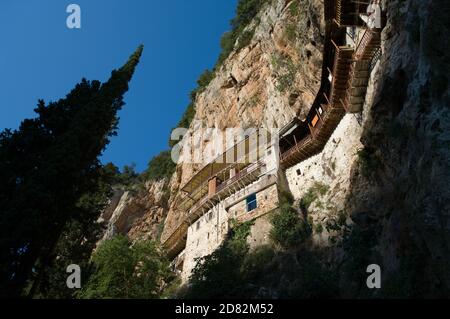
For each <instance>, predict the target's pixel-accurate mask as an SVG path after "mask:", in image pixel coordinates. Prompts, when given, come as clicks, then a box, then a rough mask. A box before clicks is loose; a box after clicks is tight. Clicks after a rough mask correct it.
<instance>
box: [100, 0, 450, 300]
mask: <svg viewBox="0 0 450 319" xmlns="http://www.w3.org/2000/svg"><path fill="white" fill-rule="evenodd" d="M382 2H383V3H382V4H383V7H384V8H385V11H386V16H387V24H386V27H385V29H384V31H383V33H382V56H381V60H380V61H378V63H377V65H376V66H375V68H374V69H373V72H372V75H371V80H370V84H369V87H368V92H367V98H366V103H365V105H364V111H363V113H362V114H359V115H346V116H345V117H344V120H343V121H342V122H341V124H340V125H339V127H338V128H337V130H336V131H335V133H334V134H333V136H332V138H331V139H330V140H329V142H328V144H327V145H326V146H325V149H324V151H323V152H322V153H321V154H318V155H317V156H315V157H313V158H310V159H308V160H307V161H305V162H303V163H300V164H298V165H297V166H295V167H293V168H291V169H289V170H288V171H287V172H286V175H287V179H288V182H289V186H290V188H291V191H292V193H293V195H294V197H295V198H296V199H297V201H298V202H300V200H301V199H304V198H305V196H306V195H308V196H309V195H311V194H312V195H314V196H313V199H312V200H311V202H310V203H308V204H309V205H308V207H307V210H308V215H309V216H310V220H311V222H312V224H313V226H314V227H313V230H314V236H313V243H314V245H313V246H316V247H321V248H320V249H322V248H323V247H328V248H329V247H332V249H331V253H330V254H328V255H327V256H328V257H327V261H328V262H333V263H334V265H336V267H337V268H336V269H337V270H336V271H337V272H339V273H341V272H342V273H343V274H344V275H343V277H342V278H341V281H342V283H341V286H342V287H343V291H345V292H346V294H348V295H349V296H355V295H356V296H357V295H361V288H362V285H365V279H363V280H360V279H361V278H365V277H364V276H366V272H365V271H366V267H367V265H369V264H373V263H375V264H379V265H380V266H381V267H382V270H383V273H382V274H383V285H384V284H386V286H387V289H386V290H384V292H383V293H384V294H386V296H436V295H442V296H448V293H449V290H448V289H449V287H450V273H449V272H448V269H450V246H449V243H450V188H449V187H448V184H449V182H450V134H449V132H450V110H449V105H450V96H449V78H448V77H449V76H448V66H449V65H450V61H449V53H448V51H445V50H446V48H447V46H448V36H446V35H447V34H449V32H450V26H449V24H448V16H449V14H450V12H449V8H448V5H447V3H446V1H445V0H411V1H400V0H391V1H382ZM324 27H325V26H324V21H323V1H320V0H300V1H285V0H278V1H272V2H271V3H270V4H268V5H266V6H265V7H264V8H263V9H262V10H261V12H260V13H259V15H258V17H257V19H255V21H254V22H253V23H252V24H251V25H250V26H249V27H248V29H251V30H254V36H253V38H252V39H251V41H249V43H248V44H247V45H246V46H244V47H243V48H241V49H240V50H235V51H234V52H233V53H232V54H231V55H230V56H229V57H228V59H227V60H226V61H225V62H224V63H223V65H222V66H221V68H220V69H218V70H217V71H216V76H215V78H214V79H213V80H212V81H211V83H210V84H209V85H208V87H207V88H206V89H205V90H204V91H203V92H202V93H201V94H199V95H198V96H197V100H196V114H195V120H194V121H193V122H192V124H191V126H190V128H189V132H188V134H187V135H186V137H185V141H187V139H190V138H191V137H192V135H194V133H195V132H196V131H198V130H200V129H201V128H202V127H215V128H219V129H220V130H225V129H226V128H231V127H238V126H243V127H244V128H248V127H257V126H263V127H266V128H279V127H281V126H283V125H284V124H286V123H287V122H288V121H290V120H291V119H292V118H293V117H295V116H298V117H300V118H301V117H303V116H304V115H305V112H307V111H308V110H309V107H310V106H311V103H312V102H313V100H314V98H315V95H316V93H317V91H318V89H319V85H320V76H321V67H322V50H323V41H324V37H323V35H324ZM209 138H210V137H209V136H204V137H203V138H202V139H200V140H199V141H197V146H200V145H206V144H208V143H209V141H208V140H209ZM187 151H188V150H186V149H183V150H182V157H183V156H187V155H189V154H183V152H187ZM201 167H202V164H198V165H193V164H180V165H178V166H177V170H176V172H175V174H174V175H173V176H172V179H171V180H170V182H169V183H168V185H169V189H170V199H169V201H168V208H167V209H165V206H164V205H163V204H162V203H161V196H159V195H155V194H160V193H161V191H162V188H163V186H161V184H158V183H156V184H152V186H150V187H149V188H148V192H147V193H146V195H145V196H142V197H135V196H130V194H129V193H125V194H123V195H121V199H120V200H118V199H117V198H118V197H117V198H116V199H115V201H116V202H117V203H118V204H117V205H115V204H114V205H113V206H114V208H115V209H114V210H109V211H108V213H105V214H106V216H105V219H110V220H111V223H112V224H114V225H115V226H114V227H115V229H116V230H115V231H117V232H120V233H126V234H128V235H129V236H131V237H132V238H133V239H135V240H137V239H139V238H143V237H145V236H150V237H154V238H156V237H157V236H155V234H156V233H157V231H156V230H157V229H158V226H157V225H158V223H161V222H162V220H163V219H164V217H165V216H166V214H167V218H166V220H165V223H164V230H163V233H162V238H161V239H162V240H165V239H166V238H167V237H168V236H169V235H170V234H171V233H172V231H173V230H174V228H175V227H176V226H177V225H178V223H179V221H180V220H181V219H182V217H183V214H184V212H180V211H176V210H175V203H176V201H177V200H178V199H179V197H180V196H181V194H180V191H179V189H180V186H182V185H183V184H184V183H185V182H186V181H188V180H189V179H190V178H191V177H192V176H193V175H194V174H195V172H197V171H198V170H199V169H200V168H201ZM113 202H114V200H113ZM303 208H304V207H303ZM109 215H110V216H109ZM108 216H109V217H108ZM336 243H339V244H336ZM356 277H358V278H356ZM360 277H361V278H360ZM355 282H357V283H359V284H353V283H355ZM374 294H375V295H376V294H377V292H374Z"/></svg>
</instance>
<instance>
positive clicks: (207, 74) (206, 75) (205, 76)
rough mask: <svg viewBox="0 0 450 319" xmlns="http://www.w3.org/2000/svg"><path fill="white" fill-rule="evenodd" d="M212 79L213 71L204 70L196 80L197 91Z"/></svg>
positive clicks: (202, 88)
mask: <svg viewBox="0 0 450 319" xmlns="http://www.w3.org/2000/svg"><path fill="white" fill-rule="evenodd" d="M213 79H214V72H213V71H210V70H205V71H204V72H203V73H202V74H201V75H200V77H199V78H198V80H197V84H198V89H197V91H198V92H202V91H203V90H204V89H205V88H206V87H207V86H208V85H209V83H211V81H212V80H213Z"/></svg>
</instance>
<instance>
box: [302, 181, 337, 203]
mask: <svg viewBox="0 0 450 319" xmlns="http://www.w3.org/2000/svg"><path fill="white" fill-rule="evenodd" d="M329 189H330V187H329V186H327V185H324V184H322V183H319V182H316V183H314V185H313V186H311V187H310V188H309V189H308V191H307V192H306V194H305V195H304V196H303V198H302V200H301V205H302V206H304V207H305V208H306V209H308V208H309V206H311V204H312V203H314V202H315V201H316V200H317V199H318V198H319V197H320V196H324V195H325V194H326V193H327V192H328V190H329ZM322 206H323V204H322Z"/></svg>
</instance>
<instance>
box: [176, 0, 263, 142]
mask: <svg viewBox="0 0 450 319" xmlns="http://www.w3.org/2000/svg"><path fill="white" fill-rule="evenodd" d="M269 1H270V0H239V2H238V5H237V9H236V16H235V17H234V19H233V20H232V21H231V22H230V24H231V30H230V31H229V32H225V33H224V35H223V36H222V38H221V40H220V46H221V48H222V51H221V53H220V54H219V57H218V60H217V62H216V65H215V67H214V69H213V70H212V71H210V70H206V71H204V72H203V73H202V74H201V75H200V77H199V79H198V80H197V88H195V89H194V90H192V92H191V94H190V100H191V102H190V103H189V105H188V107H187V108H186V111H185V112H184V114H183V116H182V118H181V119H180V121H179V122H178V124H177V126H176V128H189V126H190V124H191V122H192V120H193V119H194V116H195V100H196V97H197V95H198V94H199V93H202V92H203V91H204V89H205V88H206V87H207V86H208V85H209V83H211V81H212V79H214V77H215V71H216V70H217V69H218V68H219V67H220V65H222V63H223V62H224V61H225V60H226V59H227V58H228V56H229V55H230V54H231V52H233V50H235V49H237V50H241V49H242V48H244V47H245V46H247V45H248V44H250V42H251V40H252V39H253V36H254V32H255V30H254V29H252V30H246V27H247V26H248V25H249V24H250V22H251V21H252V20H253V19H254V18H255V17H256V15H257V14H258V12H259V11H260V10H261V8H262V6H263V5H264V4H265V3H268V2H269ZM235 46H236V48H235ZM178 142H179V141H173V140H171V139H169V146H170V147H173V146H175V145H176V144H177V143H178Z"/></svg>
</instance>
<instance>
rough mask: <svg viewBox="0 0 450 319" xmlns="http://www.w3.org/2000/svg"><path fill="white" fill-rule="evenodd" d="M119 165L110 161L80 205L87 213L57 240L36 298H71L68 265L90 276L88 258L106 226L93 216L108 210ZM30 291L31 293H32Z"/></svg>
mask: <svg viewBox="0 0 450 319" xmlns="http://www.w3.org/2000/svg"><path fill="white" fill-rule="evenodd" d="M116 174H117V170H116V167H115V166H114V165H112V164H107V165H105V166H104V167H103V169H102V171H101V175H100V178H99V180H98V184H97V188H96V190H95V191H93V192H92V193H87V194H84V195H83V196H82V197H81V198H80V200H79V202H78V204H77V207H78V209H80V210H82V211H83V212H85V213H84V214H86V216H90V218H85V219H83V220H74V221H71V222H70V223H69V224H68V225H66V226H65V228H64V230H63V232H62V234H61V236H60V238H59V240H58V243H57V245H56V247H55V249H54V251H53V252H52V256H53V257H52V261H51V263H50V264H49V266H48V267H46V268H45V269H43V270H42V273H41V274H40V276H38V277H37V278H36V280H34V284H33V288H34V292H33V293H32V295H33V297H34V298H46V299H48V298H50V299H71V298H74V297H75V292H76V291H75V290H73V289H68V288H67V285H66V278H67V273H66V267H67V266H68V265H72V264H77V265H79V266H80V267H81V269H83V270H84V271H83V272H82V276H83V281H84V280H85V279H86V278H88V276H89V271H88V270H89V268H90V267H89V259H90V257H91V253H92V250H93V249H94V248H95V245H96V243H97V242H98V240H99V239H100V237H101V235H102V232H103V225H102V224H99V223H97V222H95V221H93V220H94V219H96V218H98V216H99V214H100V213H101V212H102V211H103V210H104V209H105V207H106V206H107V204H108V201H109V198H110V197H111V195H112V187H111V185H115V184H116ZM29 294H31V292H29Z"/></svg>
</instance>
